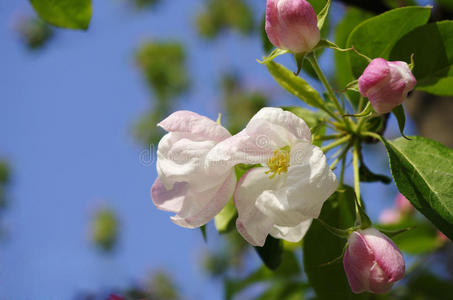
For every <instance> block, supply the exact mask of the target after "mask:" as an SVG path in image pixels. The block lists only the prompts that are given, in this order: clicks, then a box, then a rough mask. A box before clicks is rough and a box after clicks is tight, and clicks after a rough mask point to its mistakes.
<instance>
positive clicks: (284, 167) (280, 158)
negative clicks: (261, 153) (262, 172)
mask: <svg viewBox="0 0 453 300" xmlns="http://www.w3.org/2000/svg"><path fill="white" fill-rule="evenodd" d="M267 166H268V167H269V171H266V174H269V173H272V174H271V175H270V176H269V178H270V179H272V178H274V177H275V175H280V174H281V173H287V172H288V167H289V147H288V146H286V147H283V148H281V149H279V150H275V151H274V155H273V156H272V157H271V158H269V160H268V161H267Z"/></svg>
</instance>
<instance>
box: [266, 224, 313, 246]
mask: <svg viewBox="0 0 453 300" xmlns="http://www.w3.org/2000/svg"><path fill="white" fill-rule="evenodd" d="M312 221H313V219H308V220H306V221H303V222H302V223H300V224H299V225H297V226H294V227H287V226H278V225H274V226H273V227H272V230H271V232H270V234H271V235H272V236H273V237H274V238H277V239H284V240H287V241H288V242H293V243H297V242H299V241H300V240H301V239H302V238H303V237H304V236H305V234H306V233H307V231H308V229H309V228H310V225H311V222H312Z"/></svg>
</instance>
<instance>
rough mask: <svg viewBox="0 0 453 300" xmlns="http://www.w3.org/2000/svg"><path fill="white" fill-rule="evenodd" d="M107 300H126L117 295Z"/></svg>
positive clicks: (112, 295)
mask: <svg viewBox="0 0 453 300" xmlns="http://www.w3.org/2000/svg"><path fill="white" fill-rule="evenodd" d="M105 300H124V298H123V297H120V296H118V295H115V294H110V296H109V297H108V298H107V299H105Z"/></svg>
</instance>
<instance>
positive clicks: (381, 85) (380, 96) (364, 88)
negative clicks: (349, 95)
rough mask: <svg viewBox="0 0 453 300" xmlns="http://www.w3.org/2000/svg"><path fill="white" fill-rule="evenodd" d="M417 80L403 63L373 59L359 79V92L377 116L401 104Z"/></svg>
mask: <svg viewBox="0 0 453 300" xmlns="http://www.w3.org/2000/svg"><path fill="white" fill-rule="evenodd" d="M416 84H417V80H416V79H415V77H414V75H413V74H412V72H411V70H410V69H409V66H408V65H407V63H405V62H404V61H387V60H385V59H383V58H376V59H373V60H372V61H371V62H370V64H369V65H368V67H367V68H366V69H365V71H363V74H362V75H361V76H360V77H359V91H360V94H361V95H362V96H363V97H368V99H369V100H370V102H371V105H372V106H373V108H374V110H375V111H376V112H377V113H379V114H385V113H388V112H391V111H392V110H393V109H394V108H395V107H397V106H398V105H400V104H401V103H403V101H404V100H405V99H406V97H407V94H408V93H409V92H410V91H411V90H412V89H414V87H415V85H416Z"/></svg>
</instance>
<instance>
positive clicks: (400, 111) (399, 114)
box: [392, 105, 407, 139]
mask: <svg viewBox="0 0 453 300" xmlns="http://www.w3.org/2000/svg"><path fill="white" fill-rule="evenodd" d="M392 113H393V114H394V115H395V117H396V120H397V121H398V127H399V129H400V133H401V135H402V136H403V137H404V138H405V139H407V137H406V136H405V135H404V126H405V125H406V115H405V114H404V107H403V105H399V106H397V107H395V108H394V109H393V110H392Z"/></svg>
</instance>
